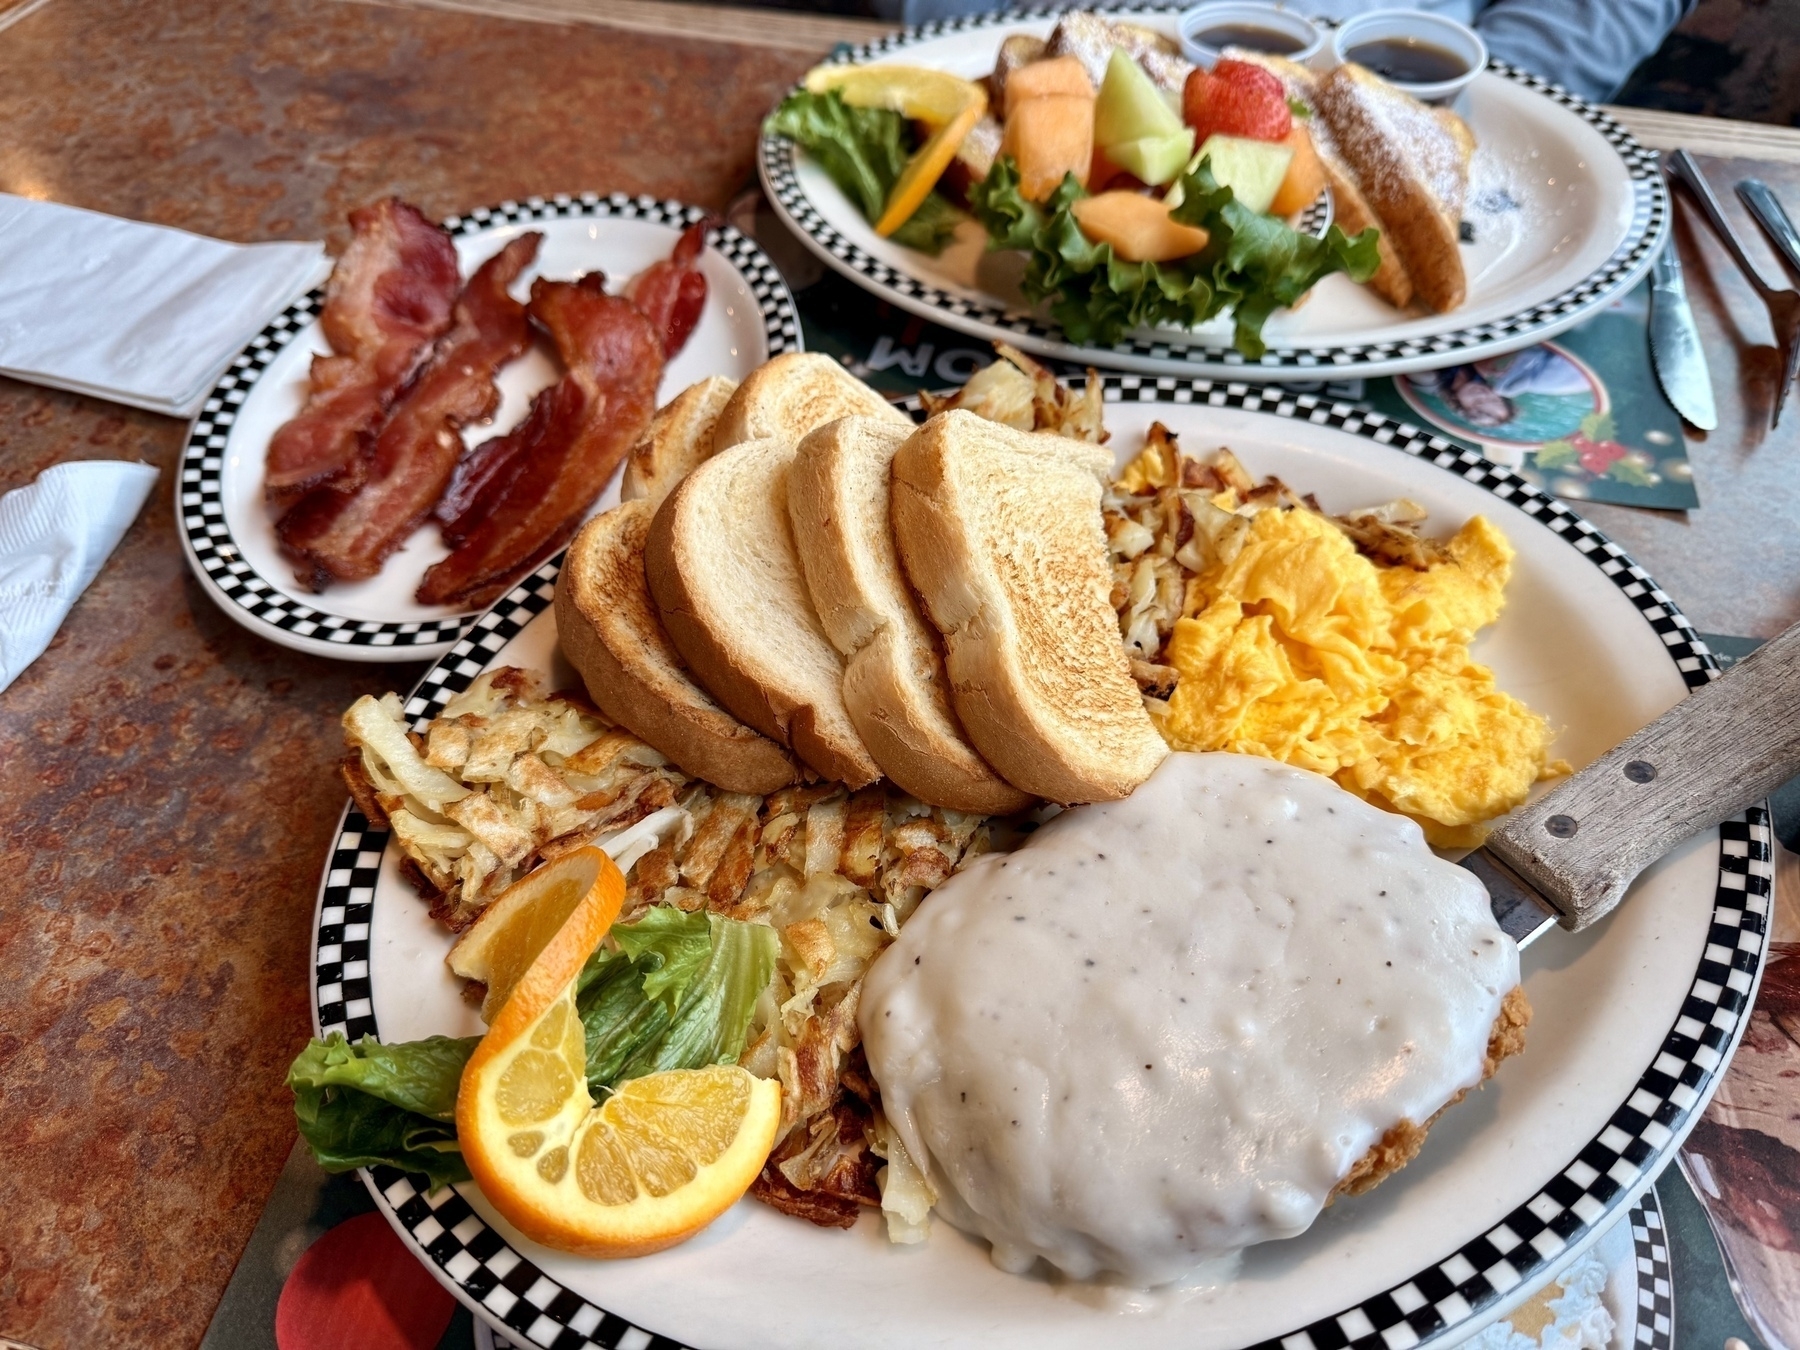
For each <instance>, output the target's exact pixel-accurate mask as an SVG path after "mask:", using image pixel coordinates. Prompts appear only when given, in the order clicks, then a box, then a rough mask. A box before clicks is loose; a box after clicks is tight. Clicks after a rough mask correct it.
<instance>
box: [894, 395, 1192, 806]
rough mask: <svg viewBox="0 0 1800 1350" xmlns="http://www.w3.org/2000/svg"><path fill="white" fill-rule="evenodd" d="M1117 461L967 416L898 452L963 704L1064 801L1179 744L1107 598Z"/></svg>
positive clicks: (991, 759)
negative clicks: (1157, 711) (1165, 727)
mask: <svg viewBox="0 0 1800 1350" xmlns="http://www.w3.org/2000/svg"><path fill="white" fill-rule="evenodd" d="M1111 470H1112V457H1111V456H1110V455H1109V454H1108V453H1107V452H1106V451H1105V450H1103V449H1101V448H1100V447H1099V446H1096V445H1090V444H1088V443H1086V442H1083V441H1074V440H1070V439H1068V438H1066V437H1062V436H1049V435H1044V434H1042V433H1034V432H1021V431H1015V430H1013V429H1012V428H1011V427H1007V426H1002V425H1000V424H999V423H997V422H989V421H985V420H984V419H982V418H980V417H977V416H976V415H975V414H973V413H970V412H963V411H960V410H959V411H955V412H947V413H941V414H939V415H938V416H936V417H934V418H932V419H931V420H930V421H929V422H927V423H926V424H925V425H924V426H923V427H921V428H920V429H919V430H918V432H917V433H916V434H914V435H913V436H912V437H910V438H909V439H908V440H907V442H906V443H905V444H904V445H902V446H901V447H900V449H899V451H898V452H896V454H895V455H894V477H893V521H894V537H895V540H896V542H897V543H898V545H899V549H900V557H901V561H902V562H903V564H904V565H905V568H906V575H907V577H908V579H909V580H910V581H911V582H912V585H913V588H914V589H915V590H916V591H918V593H919V595H920V597H921V599H922V600H923V601H924V603H925V611H926V614H927V615H928V616H929V618H930V619H931V621H932V623H933V624H934V625H935V626H936V627H937V629H938V631H939V632H940V633H942V634H943V636H944V642H945V647H946V653H945V660H944V664H945V668H946V670H947V671H948V673H949V676H950V701H951V704H952V705H953V706H954V707H955V709H956V714H957V717H958V718H959V719H960V720H961V722H962V725H963V728H964V730H966V731H967V732H968V734H969V739H970V740H972V741H974V743H975V747H976V749H977V750H979V751H980V752H981V754H982V757H983V758H985V759H986V760H987V762H988V763H989V764H992V765H993V766H994V768H995V769H997V770H998V771H999V772H1000V774H1001V776H1002V777H1004V778H1005V779H1006V780H1007V781H1008V782H1009V783H1011V784H1012V785H1013V786H1014V787H1018V788H1022V789H1023V790H1024V791H1026V792H1029V793H1032V794H1033V795H1035V796H1039V797H1047V798H1049V799H1050V800H1051V801H1058V802H1087V801H1106V800H1111V799H1113V798H1118V797H1123V796H1125V795H1126V794H1127V793H1129V792H1130V791H1131V790H1132V789H1133V788H1134V787H1136V786H1137V785H1138V784H1139V783H1141V782H1143V781H1144V779H1146V778H1148V777H1149V776H1150V774H1151V772H1152V771H1154V770H1155V768H1156V766H1157V765H1158V764H1160V763H1161V762H1162V759H1163V756H1164V755H1166V754H1167V753H1168V748H1167V747H1166V746H1165V745H1164V744H1163V741H1162V737H1161V736H1159V735H1158V734H1157V731H1156V728H1155V726H1153V725H1152V724H1151V721H1150V715H1149V713H1147V712H1146V711H1145V710H1144V701H1143V698H1142V696H1141V695H1140V694H1139V692H1138V687H1137V684H1136V683H1135V682H1134V681H1133V680H1132V678H1131V668H1130V666H1129V665H1128V664H1127V662H1126V658H1125V649H1124V646H1123V644H1122V643H1121V642H1120V641H1119V624H1118V616H1117V615H1116V614H1115V613H1114V611H1113V608H1112V605H1111V603H1110V599H1109V592H1110V590H1111V586H1112V573H1111V570H1110V569H1109V567H1108V565H1107V553H1106V535H1105V531H1104V530H1103V528H1102V526H1101V521H1100V496H1101V480H1102V479H1103V478H1104V477H1105V476H1106V475H1107V474H1108V473H1110V472H1111Z"/></svg>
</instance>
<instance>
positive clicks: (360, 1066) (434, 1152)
mask: <svg viewBox="0 0 1800 1350" xmlns="http://www.w3.org/2000/svg"><path fill="white" fill-rule="evenodd" d="M612 935H613V938H614V939H615V942H616V947H614V946H612V945H608V946H605V947H602V948H601V949H600V950H598V951H596V952H595V953H594V954H593V955H592V956H591V957H589V958H588V961H587V964H586V965H585V966H584V967H582V971H581V974H580V975H579V976H577V977H576V993H575V1006H576V1008H577V1010H578V1011H579V1012H580V1014H581V1021H582V1025H583V1027H584V1028H585V1029H586V1032H587V1052H588V1089H589V1091H591V1092H592V1093H594V1095H595V1096H596V1097H599V1096H601V1095H602V1094H603V1093H605V1092H606V1091H608V1090H610V1089H612V1088H614V1087H616V1086H618V1085H619V1084H620V1083H623V1082H626V1081H628V1080H630V1079H633V1078H642V1077H643V1076H644V1075H646V1074H651V1073H660V1072H662V1071H663V1070H665V1069H698V1068H702V1067H704V1066H705V1065H708V1064H735V1063H736V1062H737V1060H738V1057H739V1056H740V1055H742V1054H743V1052H744V1041H745V1038H746V1036H747V1034H748V1032H749V1028H750V1018H751V1015H752V1014H753V1012H754V1011H755V1008H756V1000H757V998H758V997H759V996H760V995H761V994H762V991H763V990H764V989H765V988H767V987H768V983H769V980H770V978H771V976H773V974H774V972H775V956H776V952H777V950H778V949H779V946H780V943H779V940H778V939H777V937H776V935H775V930H774V929H773V928H770V927H769V926H768V925H767V924H755V923H743V922H740V921H738V920H736V919H725V918H721V917H719V916H718V915H716V914H707V913H704V912H702V913H698V914H684V913H682V912H681V911H680V910H678V909H675V908H674V907H672V906H669V905H658V906H656V907H655V908H653V909H651V910H649V911H648V912H646V913H645V915H644V916H643V917H642V918H641V919H639V920H637V921H636V922H635V923H628V924H620V925H618V926H617V927H615V928H614V929H613V930H612ZM480 1041H481V1038H480V1037H479V1036H467V1037H462V1038H460V1039H459V1038H454V1037H450V1036H431V1037H428V1038H426V1039H425V1040H422V1041H400V1042H395V1043H393V1044H384V1043H382V1042H380V1041H377V1040H375V1039H374V1038H373V1037H370V1036H365V1037H363V1039H362V1040H361V1041H359V1042H355V1043H351V1042H349V1041H346V1040H345V1039H344V1037H343V1035H342V1034H341V1033H339V1032H333V1033H332V1034H331V1035H330V1036H327V1037H325V1038H324V1039H323V1040H318V1039H315V1040H313V1041H312V1042H311V1043H310V1044H309V1045H308V1046H307V1047H306V1049H304V1050H302V1051H301V1052H300V1055H299V1057H298V1058H297V1059H295V1061H294V1063H293V1066H292V1067H291V1068H290V1069H289V1070H288V1077H287V1082H288V1086H289V1087H290V1088H291V1089H293V1093H294V1115H295V1118H296V1120H297V1121H298V1123H299V1127H300V1135H301V1137H302V1138H303V1139H305V1140H306V1142H307V1145H308V1146H309V1147H310V1148H311V1149H312V1151H313V1156H314V1157H315V1158H317V1159H318V1160H319V1164H320V1165H321V1166H322V1167H324V1169H325V1170H326V1171H328V1172H346V1171H349V1170H351V1169H352V1168H357V1167H374V1166H377V1165H381V1164H386V1165H388V1166H390V1167H398V1168H400V1169H402V1170H403V1171H407V1172H423V1173H424V1174H425V1175H426V1176H427V1177H429V1178H430V1179H431V1184H432V1185H433V1186H442V1185H445V1184H448V1183H450V1182H454V1181H466V1180H468V1177H469V1169H468V1167H467V1165H466V1164H464V1162H463V1158H462V1152H461V1150H460V1149H459V1148H458V1147H457V1143H456V1091H457V1088H458V1086H459V1085H460V1084H461V1082H462V1071H463V1066H464V1065H465V1064H467V1063H468V1060H469V1056H470V1055H471V1054H473V1053H474V1051H475V1047H476V1046H477V1045H478V1044H480Z"/></svg>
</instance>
